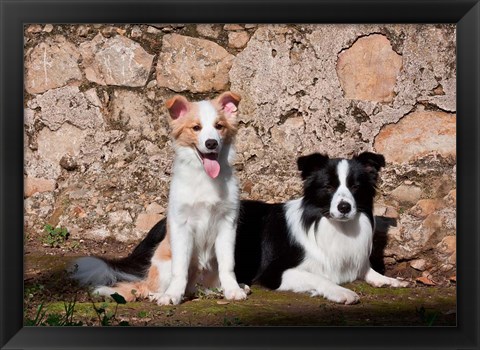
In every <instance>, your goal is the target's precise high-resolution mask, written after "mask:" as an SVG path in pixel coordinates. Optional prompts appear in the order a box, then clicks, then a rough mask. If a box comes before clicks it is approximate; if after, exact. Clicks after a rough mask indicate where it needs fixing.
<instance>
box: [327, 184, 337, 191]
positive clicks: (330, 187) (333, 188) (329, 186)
mask: <svg viewBox="0 0 480 350" xmlns="http://www.w3.org/2000/svg"><path fill="white" fill-rule="evenodd" d="M325 189H326V190H327V191H328V192H334V191H335V187H333V186H331V185H327V186H325Z"/></svg>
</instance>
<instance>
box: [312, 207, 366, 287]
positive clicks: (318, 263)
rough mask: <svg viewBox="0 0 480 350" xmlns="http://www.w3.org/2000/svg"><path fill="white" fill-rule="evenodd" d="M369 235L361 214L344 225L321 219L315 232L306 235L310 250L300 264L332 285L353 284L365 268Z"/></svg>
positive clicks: (363, 216) (364, 216) (364, 217)
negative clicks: (332, 283) (317, 273)
mask: <svg viewBox="0 0 480 350" xmlns="http://www.w3.org/2000/svg"><path fill="white" fill-rule="evenodd" d="M311 231H313V230H311ZM372 236H373V231H372V226H371V224H370V221H369V219H368V217H367V216H366V215H365V214H363V213H360V214H359V215H358V217H357V218H356V219H354V220H351V221H348V222H338V221H331V220H328V219H326V218H322V219H321V220H320V222H319V224H318V228H317V230H316V231H315V232H309V234H308V246H309V248H310V249H307V257H306V259H305V262H304V264H305V265H306V267H308V268H309V269H310V270H315V272H320V273H321V274H323V275H325V276H326V277H327V278H329V279H330V280H331V281H333V282H335V283H346V282H351V281H354V280H356V279H357V278H358V277H359V276H361V275H363V274H364V273H365V272H366V269H368V267H369V256H370V253H371V249H372ZM312 253H313V254H312Z"/></svg>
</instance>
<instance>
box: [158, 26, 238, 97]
mask: <svg viewBox="0 0 480 350" xmlns="http://www.w3.org/2000/svg"><path fill="white" fill-rule="evenodd" d="M233 58H234V57H233V56H232V55H231V54H229V53H228V52H227V51H226V50H225V49H224V48H223V47H221V46H219V45H217V44H215V43H214V42H211V41H209V40H205V39H197V38H192V37H188V36H183V35H179V34H167V35H165V36H164V37H163V41H162V51H161V52H160V54H159V57H158V64H157V83H158V86H160V87H166V88H169V89H172V90H174V91H177V92H180V91H187V90H188V91H191V92H209V91H221V90H225V89H226V88H227V87H228V72H229V71H230V68H231V66H232V61H233Z"/></svg>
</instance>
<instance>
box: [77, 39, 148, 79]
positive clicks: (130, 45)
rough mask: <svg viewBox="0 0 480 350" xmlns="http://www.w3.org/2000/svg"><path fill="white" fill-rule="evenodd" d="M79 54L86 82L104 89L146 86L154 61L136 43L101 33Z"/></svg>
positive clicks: (84, 45) (83, 46)
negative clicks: (116, 86) (110, 86)
mask: <svg viewBox="0 0 480 350" xmlns="http://www.w3.org/2000/svg"><path fill="white" fill-rule="evenodd" d="M80 52H81V54H82V57H83V66H84V69H85V75H86V77H87V79H88V80H90V81H93V82H95V83H97V84H101V85H120V86H132V87H135V86H144V85H145V84H146V83H147V79H148V76H149V74H150V69H151V67H152V62H153V57H154V56H153V55H150V54H149V53H148V52H146V51H145V50H144V49H143V48H142V47H141V46H140V45H139V44H138V43H136V42H135V41H133V40H130V39H128V38H125V37H123V36H121V35H117V36H114V37H112V38H108V39H106V38H104V37H103V36H102V35H101V34H100V33H99V34H97V36H95V37H94V38H93V39H92V41H88V42H85V43H82V44H81V45H80Z"/></svg>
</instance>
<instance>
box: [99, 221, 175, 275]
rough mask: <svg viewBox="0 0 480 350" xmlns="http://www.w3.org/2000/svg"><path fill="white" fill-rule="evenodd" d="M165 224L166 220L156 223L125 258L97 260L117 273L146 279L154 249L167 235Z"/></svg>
mask: <svg viewBox="0 0 480 350" xmlns="http://www.w3.org/2000/svg"><path fill="white" fill-rule="evenodd" d="M166 222H167V220H166V219H163V220H160V221H159V222H157V223H156V224H155V226H153V227H152V229H151V230H150V231H149V232H148V234H147V235H146V236H145V238H144V239H143V240H142V241H141V242H140V243H139V244H138V245H137V246H136V247H135V249H134V250H133V251H132V252H131V253H130V255H128V256H127V257H125V258H122V259H115V260H114V259H105V258H100V257H98V258H100V259H103V260H104V261H105V262H107V263H108V264H109V265H110V267H112V268H113V269H115V270H117V271H122V272H125V273H128V274H130V275H134V276H137V277H139V278H143V277H146V275H147V273H148V269H149V268H150V260H151V259H152V256H153V253H155V249H156V248H157V246H158V245H159V244H160V242H161V241H163V239H164V238H165V235H166V233H167V230H166V228H167V225H166Z"/></svg>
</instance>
